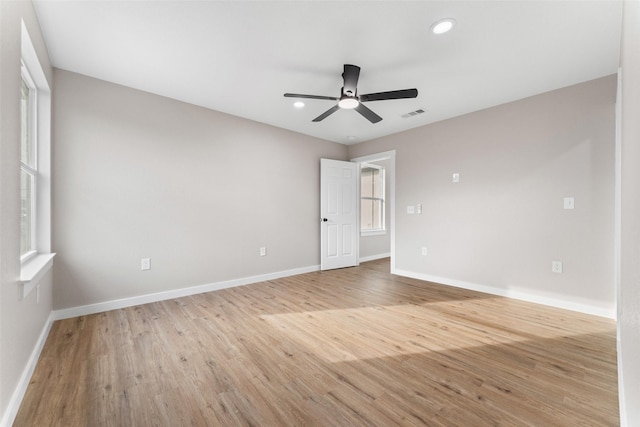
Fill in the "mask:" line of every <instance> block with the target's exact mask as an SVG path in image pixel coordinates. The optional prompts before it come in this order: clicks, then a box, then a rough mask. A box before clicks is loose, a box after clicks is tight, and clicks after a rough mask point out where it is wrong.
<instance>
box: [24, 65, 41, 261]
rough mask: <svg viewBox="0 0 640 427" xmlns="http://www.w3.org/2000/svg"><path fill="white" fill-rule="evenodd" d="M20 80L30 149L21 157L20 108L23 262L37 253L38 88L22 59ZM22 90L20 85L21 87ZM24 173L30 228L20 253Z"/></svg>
mask: <svg viewBox="0 0 640 427" xmlns="http://www.w3.org/2000/svg"><path fill="white" fill-rule="evenodd" d="M20 74H21V82H22V83H23V84H24V85H25V86H26V87H27V89H28V90H29V100H28V103H27V126H26V128H27V144H28V146H29V148H28V150H30V156H29V158H28V159H26V160H25V159H23V157H22V152H23V150H24V147H23V142H24V137H23V135H22V131H23V120H24V117H23V109H22V107H21V108H20V123H21V128H20V133H21V135H20V182H21V184H20V193H21V195H20V203H21V206H20V217H21V223H20V243H21V248H20V262H21V263H25V262H27V261H28V260H30V259H32V258H33V257H35V256H36V255H37V254H38V239H37V236H38V219H39V218H38V215H39V212H38V181H39V179H38V175H39V172H38V88H37V86H36V85H35V83H34V82H33V78H32V77H31V73H30V72H29V69H28V68H27V66H26V65H25V63H24V61H21V70H20ZM21 91H22V87H21ZM20 100H21V102H22V96H21V98H20ZM23 173H25V174H27V175H28V176H29V177H30V180H31V194H30V198H31V200H30V201H29V207H30V212H29V214H30V221H29V224H30V230H29V240H30V242H29V250H27V251H26V252H24V253H22V241H23V238H24V236H23V235H22V232H23V229H22V216H23V215H24V213H23V211H22V209H23V206H22V202H23V198H22V174H23Z"/></svg>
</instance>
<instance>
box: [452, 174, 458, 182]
mask: <svg viewBox="0 0 640 427" xmlns="http://www.w3.org/2000/svg"><path fill="white" fill-rule="evenodd" d="M451 181H452V182H460V174H459V173H454V174H453V175H452V176H451Z"/></svg>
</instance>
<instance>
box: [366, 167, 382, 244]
mask: <svg viewBox="0 0 640 427" xmlns="http://www.w3.org/2000/svg"><path fill="white" fill-rule="evenodd" d="M364 169H377V170H378V171H380V173H379V179H380V187H381V194H382V197H370V196H363V195H362V190H361V189H362V172H363V170H364ZM359 178H360V180H359V184H360V235H361V236H378V235H382V234H386V233H387V218H386V204H387V200H386V188H387V187H386V169H385V167H384V166H381V165H376V164H372V163H361V164H360V177H359ZM363 200H374V201H375V200H378V201H380V202H381V203H380V204H381V207H380V219H381V223H382V227H381V228H375V229H373V228H372V229H366V230H363V228H362V227H363V221H362V201H363Z"/></svg>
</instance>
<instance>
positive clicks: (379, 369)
mask: <svg viewBox="0 0 640 427" xmlns="http://www.w3.org/2000/svg"><path fill="white" fill-rule="evenodd" d="M388 271H389V263H388V260H381V261H373V262H370V263H365V264H363V265H362V266H360V267H358V268H350V269H342V270H336V271H330V272H316V273H309V274H304V275H300V276H295V277H289V278H285V279H280V280H273V281H269V282H264V283H258V284H254V285H249V286H243V287H238V288H233V289H227V290H223V291H217V292H212V293H208V294H202V295H197V296H192V297H185V298H179V299H175V300H170V301H165V302H158V303H153V304H147V305H142V306H137V307H132V308H127V309H122V310H115V311H111V312H107V313H101V314H96V315H91V316H83V317H78V318H74V319H68V320H62V321H57V322H55V323H54V325H53V327H52V330H51V333H50V335H49V338H48V340H47V342H46V345H45V347H44V349H43V352H42V355H41V357H40V360H39V362H38V366H37V368H36V371H35V373H34V375H33V378H32V381H31V383H30V385H29V387H28V390H27V392H26V396H25V398H24V401H23V403H22V407H21V408H20V411H19V413H18V416H17V418H16V421H15V426H65V427H66V426H182V425H192V426H305V425H306V426H361V425H371V426H393V425H430V426H464V427H467V426H485V425H503V426H521V425H526V426H530V425H531V426H578V425H579V426H614V425H619V419H618V395H617V377H616V376H617V371H616V330H615V322H613V321H610V320H606V319H601V318H598V317H593V316H588V315H583V314H578V313H573V312H569V311H564V310H558V309H553V308H548V307H544V306H539V305H535V304H530V303H525V302H521V301H516V300H510V299H506V298H499V297H494V296H491V295H487V294H481V293H476V292H470V291H464V290H460V289H455V288H451V287H446V286H441V285H436V284H432V283H426V282H421V281H418V280H412V279H407V278H402V277H397V276H392V275H391V274H389V273H388Z"/></svg>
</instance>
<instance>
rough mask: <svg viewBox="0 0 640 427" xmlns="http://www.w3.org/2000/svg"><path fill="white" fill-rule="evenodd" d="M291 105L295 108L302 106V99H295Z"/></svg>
mask: <svg viewBox="0 0 640 427" xmlns="http://www.w3.org/2000/svg"><path fill="white" fill-rule="evenodd" d="M293 106H294V107H296V108H304V102H302V101H296V102H294V103H293Z"/></svg>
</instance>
